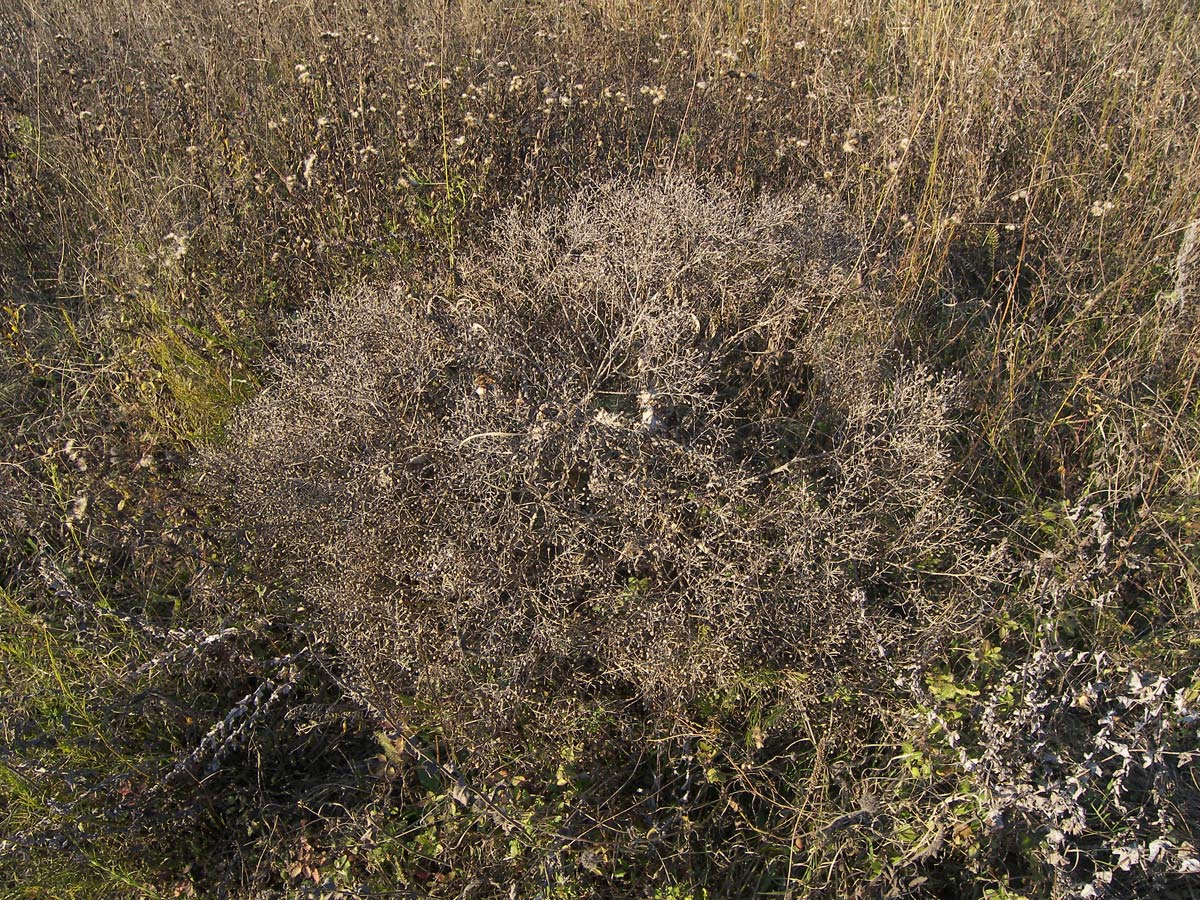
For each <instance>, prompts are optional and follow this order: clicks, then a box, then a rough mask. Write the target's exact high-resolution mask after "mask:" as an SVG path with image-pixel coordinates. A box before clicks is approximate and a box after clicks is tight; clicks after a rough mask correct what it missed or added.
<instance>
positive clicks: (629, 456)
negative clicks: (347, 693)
mask: <svg viewBox="0 0 1200 900" xmlns="http://www.w3.org/2000/svg"><path fill="white" fill-rule="evenodd" d="M858 254H859V248H858V246H857V245H856V243H855V241H854V240H853V239H852V237H851V236H850V234H849V231H848V229H847V227H846V225H845V223H844V222H843V221H842V220H841V218H839V216H838V214H837V212H836V210H835V209H834V207H832V206H831V205H830V204H829V203H828V202H826V201H825V200H823V199H821V198H820V197H818V196H817V195H816V194H806V195H803V196H800V197H794V198H768V199H763V200H760V201H757V202H750V201H748V200H746V199H743V198H742V197H740V196H737V195H735V194H732V193H729V192H727V191H724V190H721V189H719V188H703V187H700V186H698V185H697V184H695V183H692V182H687V181H679V180H675V181H669V182H666V183H655V184H635V183H627V182H617V183H609V184H606V185H604V186H601V187H598V188H593V189H590V190H585V191H584V192H583V193H582V194H581V195H580V196H579V197H578V198H577V199H576V200H574V201H573V202H572V203H570V204H568V205H566V206H564V207H561V208H556V209H552V210H549V211H546V212H542V213H539V214H534V215H530V214H525V213H512V214H510V215H508V216H507V217H504V218H501V219H500V220H499V221H498V222H497V223H496V225H495V227H494V229H493V231H492V234H491V237H490V240H489V241H488V242H486V243H485V244H483V245H482V246H481V247H480V248H479V249H478V250H477V251H476V252H475V253H474V254H473V256H471V258H469V259H468V260H467V261H466V263H465V265H464V273H465V274H464V282H463V288H462V290H461V292H460V293H459V295H457V296H455V297H452V298H442V297H433V298H430V299H428V300H419V299H417V298H415V297H414V296H412V295H411V294H409V293H406V292H405V291H402V290H397V291H394V292H391V293H388V292H382V293H381V292H372V291H364V292H361V293H357V294H350V295H341V296H338V297H335V298H333V299H332V300H328V301H322V302H320V303H318V304H316V305H314V307H313V308H312V309H311V310H310V311H309V312H308V313H307V314H306V315H305V316H304V317H303V318H302V319H301V320H300V321H298V322H297V323H296V324H295V326H294V327H293V329H292V333H291V335H290V340H289V341H288V342H287V344H288V346H290V347H292V348H294V349H293V351H292V352H291V354H290V355H289V356H287V357H286V358H284V359H282V360H281V361H280V362H279V364H278V366H277V368H276V372H275V381H274V383H273V384H272V385H271V386H269V387H268V388H267V389H266V390H265V391H264V392H263V393H262V394H261V395H260V396H259V397H258V398H257V399H256V400H254V401H253V402H252V403H251V404H249V406H248V407H247V408H245V409H244V411H243V412H242V414H241V415H240V417H239V419H238V421H237V423H236V426H235V427H234V428H233V429H232V432H231V442H230V446H229V449H228V455H227V456H225V457H224V458H223V459H222V460H220V464H221V465H222V466H228V472H227V475H228V478H229V480H230V490H231V494H232V497H233V501H234V504H235V506H236V508H237V510H238V512H239V513H240V514H241V515H242V516H243V517H244V520H245V521H246V522H247V523H249V524H251V525H252V526H253V527H254V528H255V529H257V531H258V533H259V534H260V535H261V536H262V537H261V538H260V540H261V541H262V542H263V544H264V546H267V545H269V546H270V547H271V548H272V549H273V550H277V551H280V553H281V555H282V558H283V559H285V560H287V561H288V562H289V563H290V565H291V567H292V571H293V572H294V573H296V574H297V575H298V576H299V577H300V579H301V583H302V584H303V585H304V586H305V589H306V590H307V591H308V592H309V593H310V594H311V595H312V597H313V598H315V599H316V600H317V601H318V602H317V607H318V609H319V610H320V616H321V624H320V628H321V629H323V630H324V631H325V632H326V633H327V634H328V635H330V636H332V637H334V638H336V639H337V640H338V641H339V642H340V644H341V646H342V647H343V649H344V651H345V653H346V655H347V656H348V658H349V660H350V661H351V666H352V668H353V670H354V677H355V679H356V680H357V682H358V684H359V685H360V686H362V687H364V688H365V689H367V691H368V693H369V694H370V695H371V696H372V697H373V700H374V702H375V703H376V704H377V705H378V706H379V707H380V708H382V709H384V710H387V711H388V713H389V714H390V715H391V716H393V717H395V718H396V719H397V720H399V719H401V718H402V717H403V706H404V703H405V702H406V700H407V697H408V696H409V695H415V696H416V697H417V698H419V699H420V700H422V701H426V702H432V703H435V704H439V705H440V706H441V708H443V709H444V710H446V712H447V716H448V718H450V719H451V720H453V721H454V722H458V723H468V722H469V723H472V728H473V729H474V730H476V731H478V732H480V733H489V732H492V731H494V730H496V729H511V728H513V727H516V726H518V725H520V726H522V727H525V728H527V729H531V730H532V731H533V732H535V733H536V732H539V731H545V732H547V733H550V732H553V731H554V730H555V729H556V728H560V727H561V717H559V716H556V714H555V709H556V708H557V709H560V710H561V709H562V708H565V707H574V706H578V705H580V704H583V705H586V704H588V703H589V702H592V701H594V700H595V699H596V698H601V702H612V703H615V702H617V701H619V700H621V699H624V700H626V701H628V700H631V699H632V700H637V701H640V702H641V703H643V704H645V705H646V707H647V708H648V709H650V710H653V711H654V712H655V715H666V714H670V713H681V712H683V711H686V710H688V709H689V708H691V707H692V706H693V705H694V704H695V703H696V701H697V700H698V699H699V698H702V697H704V696H707V695H710V694H711V693H712V692H714V691H720V690H726V689H729V688H730V687H731V686H732V685H734V684H736V683H737V682H738V680H739V679H743V678H745V677H746V673H747V672H749V671H760V672H765V673H782V672H800V673H802V674H803V677H804V679H806V680H808V682H809V683H810V684H812V685H814V686H824V687H829V686H830V685H834V684H836V683H839V681H845V680H849V681H850V682H853V683H855V684H860V685H865V684H868V683H872V682H873V681H880V682H882V681H883V680H884V679H881V678H880V677H879V676H880V674H881V673H886V671H887V669H888V668H889V667H890V662H891V661H892V660H894V659H896V658H900V657H905V658H907V657H911V656H914V655H919V654H921V653H922V652H926V651H928V650H929V649H930V647H932V646H933V645H935V644H937V643H938V642H939V641H941V640H942V639H943V638H944V637H945V636H946V635H947V634H948V633H949V630H951V629H954V628H960V627H962V626H963V625H965V624H967V623H970V622H972V621H974V620H975V618H976V617H977V616H979V615H980V614H981V612H982V611H983V610H984V609H985V608H986V606H987V604H988V597H989V596H991V592H990V590H989V580H990V579H991V578H993V577H994V576H995V574H996V572H997V571H998V568H999V557H998V555H997V554H996V553H995V552H989V551H988V547H987V545H986V543H985V542H984V541H983V540H982V536H981V533H980V532H979V530H978V527H977V525H976V522H975V520H974V517H973V516H972V514H971V512H970V510H969V508H968V506H967V505H965V504H964V502H963V501H961V500H960V499H958V498H956V497H955V496H954V495H953V493H952V492H951V491H950V490H949V489H948V488H947V486H946V483H945V481H946V473H947V468H948V464H949V451H948V449H947V448H948V434H949V432H950V431H951V429H952V422H951V417H950V413H949V410H948V405H949V403H950V400H951V397H952V394H953V385H952V383H951V382H949V381H947V380H944V379H938V378H935V377H934V376H933V375H931V374H930V373H928V372H924V371H922V370H920V369H917V368H914V367H912V366H910V365H906V364H905V363H904V361H903V360H902V359H901V358H900V357H899V356H898V355H897V354H895V353H891V352H888V351H887V349H886V345H885V343H884V339H883V336H884V333H885V330H884V328H883V325H882V319H883V311H882V310H881V308H880V304H882V303H883V301H882V300H881V299H880V298H879V297H878V296H877V295H876V294H875V293H873V292H872V290H871V289H870V288H869V287H868V286H864V285H863V284H862V280H863V279H862V278H861V275H860V273H858V272H857V271H856V264H857V258H858ZM885 663H886V664H885ZM560 737H561V735H560Z"/></svg>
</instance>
